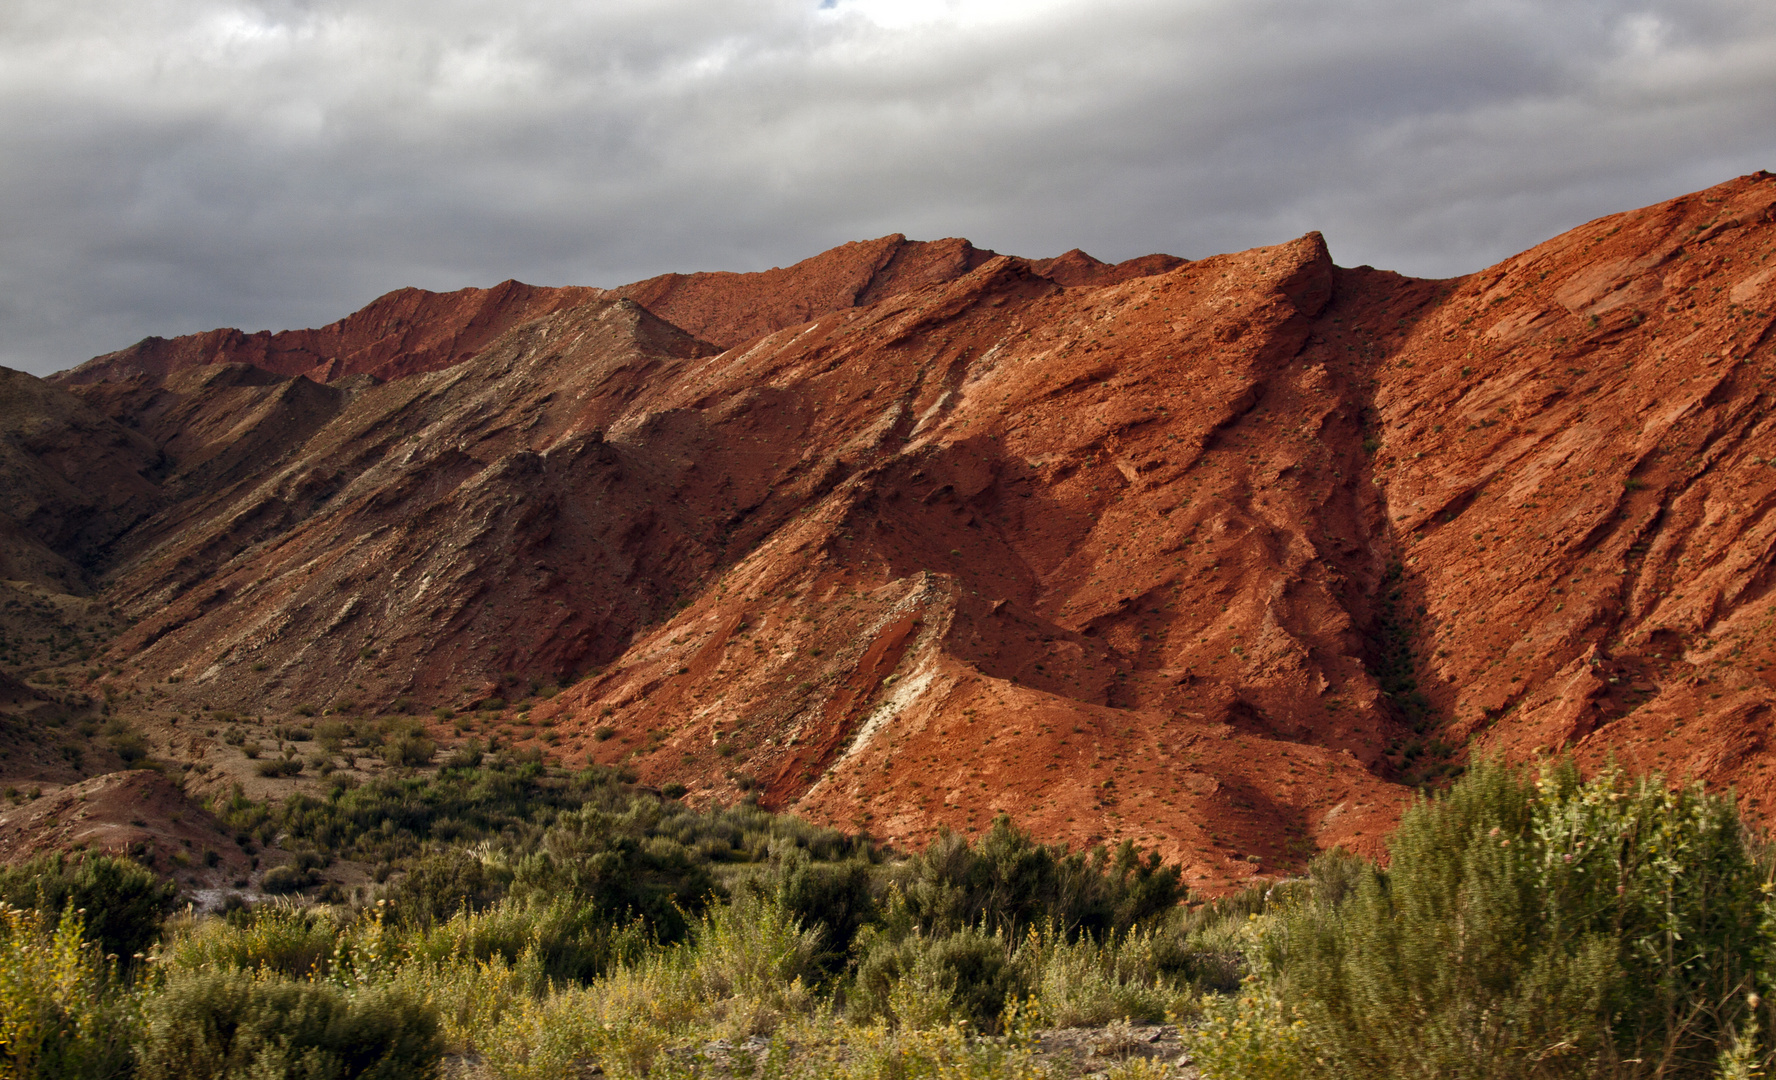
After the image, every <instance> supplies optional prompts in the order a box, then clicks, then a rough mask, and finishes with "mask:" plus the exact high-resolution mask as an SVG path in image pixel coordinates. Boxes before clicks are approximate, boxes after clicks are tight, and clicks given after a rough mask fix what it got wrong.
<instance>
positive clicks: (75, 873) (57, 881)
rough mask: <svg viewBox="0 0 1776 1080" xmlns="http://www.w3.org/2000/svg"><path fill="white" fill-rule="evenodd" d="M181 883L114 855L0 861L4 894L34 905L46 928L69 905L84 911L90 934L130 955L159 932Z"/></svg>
mask: <svg viewBox="0 0 1776 1080" xmlns="http://www.w3.org/2000/svg"><path fill="white" fill-rule="evenodd" d="M177 895H178V888H177V886H175V885H174V884H173V883H172V882H170V881H162V880H161V879H160V878H158V877H156V876H155V875H154V872H153V871H151V870H148V869H146V868H145V867H142V866H140V865H138V864H137V863H134V862H131V861H130V860H128V859H121V858H117V857H115V856H111V855H84V856H80V855H64V854H60V853H57V854H53V855H40V856H38V857H37V858H35V859H31V860H29V861H27V862H22V863H18V864H16V865H13V866H4V867H0V900H3V901H5V902H6V903H8V904H11V905H12V906H14V907H19V908H35V909H36V910H37V911H38V912H39V913H40V918H41V919H43V920H44V922H45V926H46V928H47V927H48V926H53V925H54V922H55V920H56V918H57V917H58V916H60V915H61V913H62V912H63V911H64V910H76V911H81V912H83V915H82V921H83V926H84V934H85V937H86V940H88V941H92V942H95V943H96V944H97V945H98V946H99V948H101V949H103V950H104V951H105V952H107V953H112V954H115V955H116V956H118V957H119V958H121V959H122V960H123V961H124V963H125V965H126V966H128V964H129V962H130V960H131V959H132V958H133V957H134V956H135V955H136V954H137V953H141V952H146V951H147V950H148V947H149V946H150V945H152V944H154V942H155V940H156V939H157V938H159V937H160V925H161V920H162V919H163V918H165V917H166V913H167V912H168V911H169V910H170V909H171V908H172V905H173V900H174V898H175V897H176V896H177Z"/></svg>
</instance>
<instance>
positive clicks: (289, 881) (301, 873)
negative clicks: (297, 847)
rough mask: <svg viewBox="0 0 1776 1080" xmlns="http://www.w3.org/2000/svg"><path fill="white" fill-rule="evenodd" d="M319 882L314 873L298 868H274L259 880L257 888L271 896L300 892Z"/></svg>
mask: <svg viewBox="0 0 1776 1080" xmlns="http://www.w3.org/2000/svg"><path fill="white" fill-rule="evenodd" d="M319 881H320V878H319V876H318V875H316V874H315V872H314V871H312V870H309V869H305V868H304V867H300V866H274V867H272V868H271V869H270V870H267V871H266V872H265V876H264V877H262V878H260V879H259V887H260V888H261V889H264V890H265V891H266V892H268V893H271V894H272V895H273V896H282V895H285V894H286V893H293V892H301V891H302V890H303V889H306V888H309V887H310V886H312V885H315V884H316V883H318V882H319Z"/></svg>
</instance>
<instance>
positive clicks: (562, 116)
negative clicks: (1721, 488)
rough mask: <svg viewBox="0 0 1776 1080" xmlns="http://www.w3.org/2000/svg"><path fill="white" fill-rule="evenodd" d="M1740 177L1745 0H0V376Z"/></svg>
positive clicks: (1420, 256)
mask: <svg viewBox="0 0 1776 1080" xmlns="http://www.w3.org/2000/svg"><path fill="white" fill-rule="evenodd" d="M1766 167H1767V168H1772V169H1776V3H1773V2H1771V0H1649V2H1645V3H1639V4H1629V3H1614V2H1608V0H1089V2H1088V0H1075V2H1062V0H826V2H824V3H823V2H822V0H624V2H586V0H500V2H498V3H493V2H474V0H351V2H337V3H335V2H326V0H315V2H311V0H0V364H5V365H7V366H11V367H20V368H24V369H25V370H28V371H34V372H38V373H47V372H50V371H54V370H57V369H60V368H64V367H68V366H71V365H73V364H75V363H78V362H80V361H82V360H84V359H86V358H87V357H88V356H91V355H93V354H95V353H100V352H106V351H109V350H111V349H115V348H119V347H122V346H124V345H127V344H129V343H131V342H133V341H136V340H137V339H139V338H142V337H144V336H146V335H149V334H161V335H169V336H170V335H174V334H181V333H190V332H193V331H199V330H205V329H209V328H211V327H215V326H240V327H243V328H245V329H283V328H288V327H297V326H315V325H320V324H323V323H326V322H330V321H332V320H333V319H336V318H339V317H341V316H343V315H345V314H346V313H348V312H350V311H352V310H354V309H356V308H358V307H361V306H362V305H363V304H365V303H367V302H368V301H369V300H371V299H372V298H373V297H375V296H377V295H378V294H380V293H382V292H385V291H387V290H389V289H392V288H397V287H400V286H403V285H419V286H423V287H426V288H431V289H454V288H460V287H462V286H465V285H482V286H485V285H491V284H493V283H494V282H497V281H500V280H502V279H505V278H508V277H516V278H518V279H520V280H524V281H529V282H534V283H539V284H589V285H617V284H621V283H623V282H627V281H631V280H636V279H639V278H643V277H648V276H651V275H653V274H658V273H663V272H666V271H670V270H684V271H689V270H724V269H725V270H752V269H762V268H766V267H770V266H773V265H786V264H788V263H791V262H794V261H796V260H797V259H800V258H804V257H806V256H808V255H812V254H814V253H816V252H819V251H822V250H824V249H826V248H828V247H831V246H832V245H834V244H838V243H842V242H844V241H847V240H857V239H865V238H869V237H875V236H881V235H884V234H886V233H891V232H902V233H906V234H907V235H908V236H911V237H913V238H915V239H935V238H938V237H943V236H966V237H968V238H969V239H971V240H973V241H974V242H975V243H976V244H978V245H980V246H983V247H990V248H993V249H995V250H998V251H1002V252H1007V253H1012V254H1020V255H1029V256H1045V255H1054V254H1058V253H1060V252H1062V251H1064V250H1066V249H1068V248H1071V247H1082V248H1084V249H1085V250H1087V251H1089V252H1091V253H1092V254H1093V255H1096V256H1098V257H1099V258H1102V259H1108V260H1118V259H1124V258H1128V257H1130V256H1134V255H1140V254H1145V253H1147V252H1151V251H1165V252H1170V253H1172V254H1175V255H1182V256H1186V257H1192V258H1196V257H1201V256H1204V255H1210V254H1214V253H1216V252H1220V251H1231V250H1238V249H1241V248H1247V247H1252V246H1255V245H1259V244H1269V243H1276V242H1278V241H1282V240H1287V239H1290V238H1292V237H1295V236H1298V235H1300V234H1301V233H1303V232H1306V231H1308V230H1310V229H1319V230H1321V231H1323V232H1324V233H1325V234H1326V237H1327V240H1328V242H1329V243H1330V245H1331V248H1332V254H1333V257H1334V258H1335V259H1337V261H1338V262H1340V263H1342V264H1345V265H1356V264H1359V263H1370V264H1373V265H1376V266H1382V267H1386V268H1389V269H1395V270H1400V271H1402V272H1407V273H1413V274H1423V275H1432V276H1447V275H1453V274H1459V273H1465V272H1468V271H1471V270H1475V269H1478V268H1480V267H1482V266H1485V265H1487V264H1489V263H1491V262H1493V261H1496V260H1497V259H1499V258H1502V257H1504V256H1507V255H1510V254H1512V253H1514V252H1517V251H1519V250H1522V249H1523V248H1526V247H1529V246H1531V245H1533V244H1535V243H1537V242H1539V241H1541V240H1543V239H1546V238H1547V237H1549V236H1551V235H1553V234H1555V233H1557V232H1559V231H1561V230H1563V229H1566V228H1569V227H1571V226H1574V225H1577V224H1579V223H1581V222H1584V221H1586V220H1588V219H1590V218H1592V217H1596V216H1599V215H1601V214H1605V213H1611V212H1614V211H1617V210H1625V209H1629V208H1632V207H1635V206H1639V205H1643V204H1645V203H1649V202H1653V201H1656V200H1659V199H1662V198H1666V197H1669V196H1672V195H1676V194H1680V193H1682V192H1685V191H1690V190H1693V189H1696V188H1701V187H1706V186H1708V185H1710V184H1714V183H1718V182H1720V181H1722V180H1725V179H1728V178H1729V177H1732V176H1736V175H1739V174H1742V173H1746V172H1751V171H1754V170H1756V169H1759V168H1766Z"/></svg>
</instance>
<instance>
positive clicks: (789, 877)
mask: <svg viewBox="0 0 1776 1080" xmlns="http://www.w3.org/2000/svg"><path fill="white" fill-rule="evenodd" d="M875 870H876V867H875V866H874V864H872V863H871V862H870V861H869V859H868V858H867V856H863V855H857V856H853V857H852V858H849V859H846V860H845V861H843V862H838V863H816V862H815V861H814V860H813V859H812V858H811V857H810V856H809V854H808V852H807V851H806V850H805V849H802V848H791V849H790V850H789V851H788V852H787V853H785V854H784V855H783V856H782V857H781V858H780V859H779V860H778V861H777V865H776V867H775V868H774V870H773V874H772V879H771V882H770V886H771V892H772V895H773V899H774V900H775V902H776V903H777V905H778V907H780V908H781V909H782V910H783V911H784V912H786V913H788V914H789V915H791V916H793V917H794V918H796V919H798V920H800V921H801V923H802V925H804V926H807V927H809V928H810V929H815V930H818V931H819V932H820V942H821V948H820V951H819V954H818V955H817V957H816V965H817V967H818V968H819V970H820V972H821V973H822V974H824V975H827V976H832V975H836V974H838V973H839V972H840V971H842V970H843V969H844V967H845V964H846V961H847V960H848V959H849V958H850V954H851V943H852V942H853V941H854V940H855V939H856V937H857V934H858V932H859V931H860V930H862V929H863V928H864V927H865V926H866V925H868V924H869V923H871V922H873V921H875V919H876V916H877V914H878V911H879V905H878V903H877V901H876V895H875V885H874V875H875Z"/></svg>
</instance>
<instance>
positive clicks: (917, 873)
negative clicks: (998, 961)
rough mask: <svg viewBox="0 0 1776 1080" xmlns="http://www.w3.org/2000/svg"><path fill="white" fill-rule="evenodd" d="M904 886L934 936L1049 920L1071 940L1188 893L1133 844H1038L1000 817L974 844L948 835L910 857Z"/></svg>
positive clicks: (1175, 874) (1176, 875)
mask: <svg viewBox="0 0 1776 1080" xmlns="http://www.w3.org/2000/svg"><path fill="white" fill-rule="evenodd" d="M901 881H902V884H901V888H902V891H903V893H904V895H905V898H906V903H907V906H908V909H909V911H910V912H911V914H912V917H913V919H914V921H915V922H917V923H918V924H919V925H921V926H924V927H926V928H927V930H929V931H931V932H942V931H945V930H951V929H958V928H961V927H965V926H977V925H978V926H984V927H987V928H989V929H998V930H1004V931H1005V932H1006V933H1008V934H1018V933H1021V932H1022V931H1023V930H1024V929H1026V928H1028V927H1030V926H1036V925H1046V924H1050V923H1052V924H1053V925H1054V926H1055V927H1056V928H1057V929H1058V930H1059V931H1060V932H1062V933H1065V934H1067V935H1069V936H1072V935H1077V934H1080V933H1091V934H1098V935H1103V934H1109V933H1120V932H1123V931H1126V930H1128V929H1130V928H1131V927H1133V926H1135V925H1137V924H1139V923H1141V922H1142V921H1143V920H1146V919H1150V918H1152V917H1154V916H1156V915H1160V914H1163V913H1165V912H1166V911H1168V910H1170V909H1171V908H1172V907H1174V906H1176V905H1177V903H1178V901H1180V900H1182V899H1183V898H1184V886H1183V881H1182V877H1181V872H1180V870H1179V869H1178V868H1177V867H1175V866H1164V865H1162V864H1161V862H1160V859H1159V856H1158V854H1157V853H1154V854H1151V855H1149V856H1148V857H1147V858H1145V859H1143V858H1142V857H1141V856H1140V854H1139V852H1137V851H1136V849H1135V847H1134V845H1133V844H1131V843H1128V842H1126V841H1125V842H1124V843H1123V844H1121V845H1120V846H1119V847H1117V848H1116V850H1115V851H1113V852H1112V851H1107V850H1105V849H1104V848H1101V847H1099V848H1094V849H1093V850H1091V851H1090V852H1069V851H1067V850H1066V849H1064V848H1061V847H1056V846H1051V845H1046V844H1040V843H1037V842H1036V841H1035V840H1034V839H1033V838H1032V837H1031V836H1030V834H1029V833H1026V832H1024V831H1023V830H1021V829H1019V828H1017V827H1016V826H1015V825H1013V824H1012V823H1011V819H1010V818H1008V817H1006V816H1005V815H1003V814H1001V815H999V817H998V818H996V819H995V820H994V822H993V827H992V829H990V830H989V831H988V832H987V834H986V835H985V836H983V837H981V839H980V842H979V843H978V844H973V843H970V842H969V841H968V840H967V839H966V838H965V837H962V836H959V835H957V834H955V833H949V832H946V833H943V834H940V835H939V836H938V838H937V839H936V840H933V841H932V842H931V843H930V845H928V846H927V847H926V849H925V850H924V851H923V852H921V853H920V854H918V855H915V856H913V857H912V858H911V859H910V860H908V862H907V864H906V866H905V868H904V870H903V871H902V874H901Z"/></svg>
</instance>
